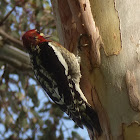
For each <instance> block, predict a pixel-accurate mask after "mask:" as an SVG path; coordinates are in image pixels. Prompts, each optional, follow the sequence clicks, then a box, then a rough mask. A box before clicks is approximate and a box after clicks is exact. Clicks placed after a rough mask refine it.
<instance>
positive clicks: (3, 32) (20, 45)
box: [0, 28, 23, 49]
mask: <svg viewBox="0 0 140 140" xmlns="http://www.w3.org/2000/svg"><path fill="white" fill-rule="evenodd" d="M0 35H1V36H3V37H4V38H6V39H7V40H9V41H11V42H12V43H14V44H16V45H17V48H19V49H21V48H23V47H22V46H23V45H22V42H21V41H20V40H17V39H15V38H14V37H12V36H10V35H9V34H7V33H6V32H5V31H3V30H2V28H0Z"/></svg>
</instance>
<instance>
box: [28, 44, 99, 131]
mask: <svg viewBox="0 0 140 140" xmlns="http://www.w3.org/2000/svg"><path fill="white" fill-rule="evenodd" d="M39 48H40V52H39V53H38V52H37V51H34V52H32V53H31V61H32V64H33V70H34V72H35V75H36V78H37V80H38V81H39V83H40V84H41V86H42V88H43V89H44V90H45V91H46V92H47V94H48V95H49V96H50V98H51V99H52V100H53V101H54V102H55V103H56V104H57V105H58V106H59V107H60V108H61V110H62V111H64V112H66V113H67V114H68V115H69V116H70V118H71V119H72V120H73V121H74V122H75V123H76V124H77V125H78V126H79V127H81V128H83V125H85V126H87V127H88V128H89V129H90V130H92V131H93V128H95V129H96V131H97V132H98V133H99V134H101V132H102V130H101V127H100V124H99V120H98V115H97V113H96V112H95V111H94V110H93V109H92V108H91V106H90V105H89V104H87V103H86V101H84V100H83V99H82V98H81V96H80V94H79V93H78V91H77V90H76V87H75V86H76V85H75V83H74V81H73V80H72V79H71V78H68V76H69V75H70V71H69V70H68V75H66V74H65V68H64V65H62V63H61V62H60V61H59V60H58V56H57V55H56V53H55V52H54V50H53V48H52V47H50V46H49V45H48V43H47V42H44V43H41V44H40V45H39ZM70 85H71V86H70Z"/></svg>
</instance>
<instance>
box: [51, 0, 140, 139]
mask: <svg viewBox="0 0 140 140" xmlns="http://www.w3.org/2000/svg"><path fill="white" fill-rule="evenodd" d="M52 5H53V10H54V14H55V19H56V24H57V29H58V34H59V38H60V42H61V44H62V45H64V46H65V47H66V48H67V49H69V50H70V51H71V52H74V53H75V54H76V52H77V51H76V50H77V46H78V41H79V36H80V34H87V35H88V36H89V37H83V38H82V39H81V43H80V44H81V45H84V44H88V45H86V46H85V47H82V50H81V51H80V52H79V55H80V56H81V71H82V79H81V88H82V90H83V92H84V94H85V96H86V98H87V99H88V101H89V103H90V104H91V105H92V106H93V108H94V109H95V110H96V111H97V112H98V115H99V119H100V123H101V126H102V129H103V135H102V136H101V137H98V136H95V137H96V139H99V140H100V139H101V140H102V139H103V140H123V139H125V140H132V139H134V140H139V139H140V126H139V123H140V113H139V111H140V92H139V91H140V86H139V85H140V38H139V37H140V28H139V25H140V18H139V17H140V16H139V14H140V8H139V7H140V1H139V0H134V1H132V0H127V1H122V0H104V1H103V0H90V1H89V0H52ZM90 7H91V8H90Z"/></svg>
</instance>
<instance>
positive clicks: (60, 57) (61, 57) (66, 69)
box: [48, 42, 68, 75]
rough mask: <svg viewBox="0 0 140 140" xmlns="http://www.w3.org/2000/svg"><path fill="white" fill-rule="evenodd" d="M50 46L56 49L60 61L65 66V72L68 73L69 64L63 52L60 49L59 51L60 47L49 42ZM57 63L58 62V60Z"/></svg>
mask: <svg viewBox="0 0 140 140" xmlns="http://www.w3.org/2000/svg"><path fill="white" fill-rule="evenodd" d="M48 45H49V46H51V47H52V49H53V50H54V52H55V54H56V56H57V58H58V60H59V61H60V63H61V64H62V65H63V67H64V68H65V74H66V75H68V65H67V63H66V61H65V59H64V57H63V56H62V54H61V53H60V51H58V49H57V48H56V47H55V46H53V45H52V44H51V43H50V42H49V43H48ZM56 63H57V62H56Z"/></svg>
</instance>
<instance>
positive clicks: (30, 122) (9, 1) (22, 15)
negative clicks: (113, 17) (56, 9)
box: [0, 0, 89, 140]
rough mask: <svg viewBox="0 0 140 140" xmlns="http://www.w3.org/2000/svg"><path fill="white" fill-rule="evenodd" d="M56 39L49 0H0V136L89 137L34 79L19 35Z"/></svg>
mask: <svg viewBox="0 0 140 140" xmlns="http://www.w3.org/2000/svg"><path fill="white" fill-rule="evenodd" d="M34 28H36V29H38V30H40V31H41V32H43V33H44V34H46V35H50V37H51V39H52V40H55V41H58V42H59V39H58V36H57V31H56V26H55V21H54V18H53V11H52V8H51V3H50V1H49V0H0V140H89V138H88V134H87V131H86V129H80V128H77V126H76V125H75V124H74V123H73V121H71V120H69V118H68V116H67V115H66V114H65V113H63V112H62V111H61V110H60V109H59V108H57V106H56V105H55V104H54V103H53V102H52V101H51V99H50V98H49V97H48V96H47V94H46V93H44V91H43V90H42V89H41V87H40V86H39V84H38V83H37V81H36V79H35V77H34V74H33V72H32V69H31V66H30V62H29V56H28V54H27V53H26V51H25V50H24V48H23V46H22V41H21V37H22V35H23V34H24V33H25V32H26V31H28V30H30V29H34Z"/></svg>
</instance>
